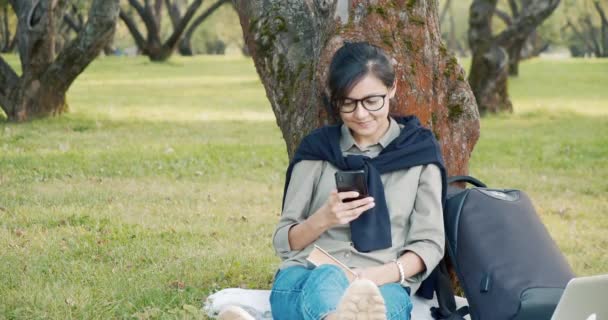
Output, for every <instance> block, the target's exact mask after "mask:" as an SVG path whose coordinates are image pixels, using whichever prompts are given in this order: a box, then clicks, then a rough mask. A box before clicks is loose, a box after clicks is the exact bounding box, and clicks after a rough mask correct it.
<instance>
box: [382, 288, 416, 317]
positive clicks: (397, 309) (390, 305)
mask: <svg viewBox="0 0 608 320" xmlns="http://www.w3.org/2000/svg"><path fill="white" fill-rule="evenodd" d="M380 293H381V294H382V297H383V298H384V303H385V305H386V316H387V320H409V319H410V314H411V312H412V307H413V305H412V299H411V297H410V295H409V293H408V292H407V290H406V289H405V288H404V287H402V286H401V285H400V284H398V283H391V284H386V285H383V286H381V287H380Z"/></svg>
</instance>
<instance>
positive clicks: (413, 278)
mask: <svg viewBox="0 0 608 320" xmlns="http://www.w3.org/2000/svg"><path fill="white" fill-rule="evenodd" d="M328 85H329V90H330V93H331V98H332V99H331V100H332V104H333V106H334V107H335V108H336V112H338V113H339V114H340V118H341V119H342V122H343V124H341V125H336V126H326V127H323V128H320V129H318V130H315V131H314V132H312V133H311V134H310V135H308V136H307V137H305V138H304V139H303V141H302V143H301V144H300V146H299V148H298V150H297V151H296V155H295V156H294V159H293V161H292V162H291V164H290V165H289V167H288V170H287V181H286V190H285V194H284V198H283V211H282V215H281V218H280V221H279V223H278V226H277V228H276V230H275V233H274V237H273V244H274V247H275V249H276V252H277V253H278V255H279V256H280V257H281V258H282V260H283V262H282V263H281V265H280V270H279V271H278V272H277V274H276V276H275V280H274V284H273V287H272V292H271V296H270V304H271V308H272V315H273V318H274V319H276V320H280V319H289V320H296V319H315V320H316V319H400V320H407V319H409V318H410V312H411V309H412V303H411V300H410V294H413V293H415V292H416V290H417V289H418V288H419V286H420V282H421V281H422V280H423V279H425V278H426V277H427V276H428V275H429V274H430V272H431V271H432V270H433V269H434V268H435V266H436V265H437V264H438V263H439V261H440V260H441V258H442V257H443V250H444V241H445V240H444V238H445V237H444V231H443V212H442V202H443V199H444V195H445V191H444V189H443V187H444V186H445V169H444V166H443V162H442V158H441V153H440V148H439V145H438V143H437V141H436V140H435V138H434V136H433V134H432V133H431V132H430V131H429V130H428V129H425V128H423V127H422V126H421V125H420V123H419V121H418V119H417V118H416V117H414V116H410V117H403V118H399V117H392V116H390V115H389V110H390V102H391V101H390V100H391V98H393V97H394V96H395V92H396V89H397V87H396V82H395V73H394V70H393V67H392V65H391V63H390V62H389V59H388V57H387V56H386V54H385V53H384V52H383V51H382V50H381V49H380V48H378V47H375V46H372V45H370V44H368V43H349V44H346V45H344V46H343V47H342V48H340V49H339V50H338V51H337V52H336V53H335V55H334V57H333V59H332V62H331V65H330V70H329V81H328ZM359 169H363V170H365V174H366V180H367V186H368V191H369V194H370V196H367V197H364V198H362V199H358V200H354V201H347V200H348V199H351V200H352V199H353V198H357V197H358V196H359V195H358V193H357V192H337V190H336V182H335V178H334V174H335V173H336V172H337V171H340V170H359ZM314 245H317V246H319V247H321V248H323V249H325V250H326V251H327V252H328V253H330V254H331V255H333V256H334V257H335V258H337V259H338V260H339V261H340V262H342V263H343V264H345V265H346V266H348V267H350V268H352V269H354V271H355V272H356V273H357V279H356V280H355V281H353V282H352V283H349V280H348V278H347V277H346V275H345V273H344V272H343V271H342V270H341V269H340V268H339V267H336V266H334V265H321V266H319V267H316V268H315V267H312V266H311V265H310V264H309V263H307V261H306V258H307V257H308V255H309V253H310V252H311V250H312V249H313V247H314ZM234 319H239V318H238V317H235V318H234ZM242 319H247V318H246V317H243V318H242Z"/></svg>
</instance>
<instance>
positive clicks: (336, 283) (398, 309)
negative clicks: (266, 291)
mask: <svg viewBox="0 0 608 320" xmlns="http://www.w3.org/2000/svg"><path fill="white" fill-rule="evenodd" d="M348 285H349V283H348V279H347V278H346V275H344V272H343V271H342V270H340V268H338V267H336V266H333V265H321V266H319V267H317V268H314V269H307V268H305V267H300V266H295V267H289V268H285V269H283V270H281V271H279V272H278V273H277V275H276V277H275V280H274V284H273V285H272V292H271V293H270V306H271V308H272V318H273V319H274V320H281V319H290V320H298V319H304V320H319V319H323V318H324V317H325V316H327V315H328V314H329V313H331V312H333V311H335V310H336V308H337V306H338V303H339V302H340V299H341V298H342V295H343V294H344V292H345V291H346V289H347V288H348ZM380 293H382V297H384V303H385V305H386V318H387V319H388V320H409V319H410V312H411V311H412V301H411V300H410V296H409V293H408V290H407V289H406V288H404V287H402V286H401V285H400V284H398V283H390V284H386V285H383V286H380Z"/></svg>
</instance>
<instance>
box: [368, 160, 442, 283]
mask: <svg viewBox="0 0 608 320" xmlns="http://www.w3.org/2000/svg"><path fill="white" fill-rule="evenodd" d="M441 188H442V184H441V172H440V170H439V168H438V167H437V166H436V165H426V166H423V167H422V171H421V173H420V178H419V182H418V187H417V191H416V199H415V202H414V208H413V211H412V213H411V216H410V227H409V230H407V235H406V241H405V247H404V248H403V249H402V250H401V251H400V257H399V261H400V262H401V263H402V265H403V269H404V273H405V278H406V279H408V281H411V282H419V281H421V280H422V278H426V277H427V276H428V275H429V274H430V273H431V272H432V271H433V269H434V268H435V266H436V265H437V264H438V263H439V261H440V260H441V258H442V257H443V250H444V244H445V234H444V227H443V208H442V205H441ZM359 273H360V274H361V276H362V277H365V278H368V279H370V280H372V281H374V282H376V283H377V284H379V285H382V284H385V283H391V282H399V281H400V275H399V268H398V267H397V264H396V263H394V262H389V263H386V264H384V265H381V266H377V267H370V268H363V269H361V270H359Z"/></svg>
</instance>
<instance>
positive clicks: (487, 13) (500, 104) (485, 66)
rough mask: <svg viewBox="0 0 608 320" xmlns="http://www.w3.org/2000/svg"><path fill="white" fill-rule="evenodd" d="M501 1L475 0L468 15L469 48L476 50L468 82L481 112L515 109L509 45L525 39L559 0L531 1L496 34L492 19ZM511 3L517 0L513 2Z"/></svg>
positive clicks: (511, 45)
mask: <svg viewBox="0 0 608 320" xmlns="http://www.w3.org/2000/svg"><path fill="white" fill-rule="evenodd" d="M497 2H498V0H474V1H473V3H472V4H471V9H470V15H469V47H470V48H471V51H472V53H473V58H472V61H471V71H470V74H469V84H470V85H471V89H473V92H474V93H475V98H477V104H478V106H479V111H480V113H481V114H484V113H486V112H492V113H495V112H499V111H509V112H512V111H513V105H512V104H511V101H510V100H509V95H508V92H507V79H508V67H509V53H508V52H509V51H508V50H509V48H511V47H513V46H515V45H516V44H517V43H519V42H523V41H525V40H526V39H527V38H528V37H529V36H530V34H531V33H532V32H533V31H534V29H536V27H538V26H539V25H540V24H541V23H542V21H543V20H545V19H546V18H547V17H549V15H550V14H551V13H552V12H553V10H555V8H557V6H558V4H559V2H560V0H529V1H526V2H527V5H526V6H525V7H522V10H521V11H519V10H518V12H519V13H518V16H517V17H516V18H515V19H514V20H513V21H512V23H511V24H510V25H508V26H507V27H506V28H505V29H504V30H502V31H501V32H500V33H498V34H497V35H494V34H493V32H492V31H493V28H492V18H493V16H494V14H495V13H496V4H497ZM512 3H514V2H513V1H512Z"/></svg>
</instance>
